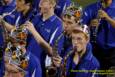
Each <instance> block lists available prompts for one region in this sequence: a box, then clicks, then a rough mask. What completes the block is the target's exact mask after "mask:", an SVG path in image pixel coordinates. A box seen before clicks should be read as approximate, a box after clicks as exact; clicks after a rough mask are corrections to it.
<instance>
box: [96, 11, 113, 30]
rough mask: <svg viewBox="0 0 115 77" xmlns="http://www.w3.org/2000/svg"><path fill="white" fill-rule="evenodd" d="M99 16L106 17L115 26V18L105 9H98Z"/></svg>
mask: <svg viewBox="0 0 115 77" xmlns="http://www.w3.org/2000/svg"><path fill="white" fill-rule="evenodd" d="M98 16H99V17H100V18H104V19H105V20H106V21H108V22H109V23H110V24H111V26H112V27H113V28H115V20H114V19H112V18H111V17H110V16H109V15H108V14H107V13H106V12H105V11H103V10H99V11H98Z"/></svg>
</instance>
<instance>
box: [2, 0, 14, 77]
mask: <svg viewBox="0 0 115 77" xmlns="http://www.w3.org/2000/svg"><path fill="white" fill-rule="evenodd" d="M0 2H1V5H0V15H3V14H4V13H9V12H11V11H13V10H14V9H15V6H16V3H15V0H8V1H7V0H1V1H0ZM2 31H3V30H2V27H1V26H0V48H1V49H2V51H1V53H2V54H1V57H2V56H3V50H4V36H3V32H2ZM3 74H4V61H3V58H2V59H1V60H0V77H2V76H3Z"/></svg>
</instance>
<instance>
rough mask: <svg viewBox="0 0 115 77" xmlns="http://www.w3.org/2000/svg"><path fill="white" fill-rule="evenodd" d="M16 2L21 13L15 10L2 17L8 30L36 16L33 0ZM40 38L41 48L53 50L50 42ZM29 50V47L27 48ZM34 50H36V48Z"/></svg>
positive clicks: (18, 0)
mask: <svg viewBox="0 0 115 77" xmlns="http://www.w3.org/2000/svg"><path fill="white" fill-rule="evenodd" d="M16 3H17V5H16V7H17V8H16V9H17V11H18V12H21V13H20V15H18V16H16V15H17V14H16V13H15V12H13V13H12V14H11V15H8V16H6V17H5V18H4V20H3V19H2V18H1V19H0V20H1V22H2V23H3V26H4V27H5V28H6V29H7V30H8V31H11V30H12V29H13V28H14V27H16V28H18V27H19V26H21V25H24V24H25V22H26V21H32V19H33V17H34V16H35V15H33V14H34V12H33V11H34V10H32V8H31V4H32V0H16ZM23 7H25V8H23ZM31 37H32V36H31V34H30V36H28V38H31ZM38 39H39V40H40V41H39V45H40V48H41V47H43V48H44V47H45V48H44V49H46V50H47V51H51V48H50V46H49V44H48V43H46V42H45V41H44V40H43V38H41V36H40V38H38ZM27 41H28V40H27ZM27 43H28V44H27V47H28V45H29V43H30V42H27ZM36 45H37V44H34V46H36ZM32 47H33V45H32ZM27 50H29V49H27ZM29 51H30V52H32V51H31V50H29ZM34 51H36V49H35V50H34ZM39 51H40V50H39ZM32 53H33V52H32ZM35 56H36V55H35ZM37 59H38V60H39V58H38V56H37ZM40 64H41V63H40Z"/></svg>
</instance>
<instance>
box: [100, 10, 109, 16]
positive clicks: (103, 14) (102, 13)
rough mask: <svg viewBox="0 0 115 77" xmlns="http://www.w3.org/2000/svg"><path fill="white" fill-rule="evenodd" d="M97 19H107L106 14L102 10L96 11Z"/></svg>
mask: <svg viewBox="0 0 115 77" xmlns="http://www.w3.org/2000/svg"><path fill="white" fill-rule="evenodd" d="M98 17H99V18H107V17H108V14H107V13H106V12H105V11H104V10H99V11H98Z"/></svg>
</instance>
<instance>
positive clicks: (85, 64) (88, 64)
mask: <svg viewBox="0 0 115 77" xmlns="http://www.w3.org/2000/svg"><path fill="white" fill-rule="evenodd" d="M88 43H89V34H88V31H87V29H86V27H84V28H83V27H76V28H74V29H73V30H72V45H73V50H72V51H71V53H69V54H68V56H66V58H65V59H64V60H65V61H64V62H66V66H65V67H66V75H67V77H98V73H96V71H97V70H98V69H99V67H100V65H99V62H98V61H97V59H96V58H95V57H94V56H93V54H92V48H91V47H90V46H88V45H89V44H88ZM91 70H93V71H92V72H91ZM81 71H82V72H81Z"/></svg>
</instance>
